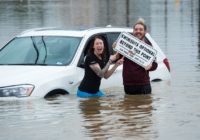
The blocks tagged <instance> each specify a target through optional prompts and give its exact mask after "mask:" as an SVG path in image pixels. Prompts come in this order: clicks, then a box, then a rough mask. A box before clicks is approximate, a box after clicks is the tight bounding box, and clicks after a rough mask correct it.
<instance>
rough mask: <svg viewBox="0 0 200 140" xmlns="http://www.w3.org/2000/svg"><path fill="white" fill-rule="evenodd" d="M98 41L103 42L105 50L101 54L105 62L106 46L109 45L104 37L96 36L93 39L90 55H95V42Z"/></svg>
mask: <svg viewBox="0 0 200 140" xmlns="http://www.w3.org/2000/svg"><path fill="white" fill-rule="evenodd" d="M96 39H100V40H102V41H103V45H104V49H103V53H102V54H101V58H102V59H103V60H105V59H106V47H107V46H106V44H107V43H105V38H104V37H103V36H100V35H96V36H94V37H93V38H92V40H91V42H90V48H89V53H91V54H94V42H95V40H96Z"/></svg>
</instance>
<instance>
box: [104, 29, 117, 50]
mask: <svg viewBox="0 0 200 140" xmlns="http://www.w3.org/2000/svg"><path fill="white" fill-rule="evenodd" d="M119 34H120V32H118V33H107V34H106V35H107V40H108V46H109V52H110V54H114V51H113V48H112V44H113V43H114V42H115V41H116V40H117V38H118V36H119Z"/></svg>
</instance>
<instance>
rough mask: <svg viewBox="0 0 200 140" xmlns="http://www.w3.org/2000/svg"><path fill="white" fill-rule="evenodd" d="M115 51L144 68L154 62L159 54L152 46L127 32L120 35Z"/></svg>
mask: <svg viewBox="0 0 200 140" xmlns="http://www.w3.org/2000/svg"><path fill="white" fill-rule="evenodd" d="M114 50H115V51H117V52H119V53H120V54H121V55H123V56H125V57H127V58H128V59H130V60H132V61H133V62H135V63H137V64H138V65H140V66H142V67H144V68H145V67H146V66H148V65H149V64H151V63H152V62H153V60H154V59H155V57H156V54H157V51H156V50H155V49H154V48H153V47H152V46H150V45H148V44H146V43H145V42H143V41H141V40H139V39H138V38H136V37H134V36H132V35H131V34H129V33H125V32H123V33H121V34H120V35H119V37H118V40H117V44H116V47H115V48H114Z"/></svg>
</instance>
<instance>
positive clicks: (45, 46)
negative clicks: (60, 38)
mask: <svg viewBox="0 0 200 140" xmlns="http://www.w3.org/2000/svg"><path fill="white" fill-rule="evenodd" d="M42 42H43V44H44V48H45V57H44V61H43V63H44V64H45V61H46V59H47V45H46V43H45V41H44V36H42Z"/></svg>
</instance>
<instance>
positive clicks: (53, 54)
mask: <svg viewBox="0 0 200 140" xmlns="http://www.w3.org/2000/svg"><path fill="white" fill-rule="evenodd" d="M121 32H128V33H132V28H117V27H101V28H90V29H85V30H64V29H56V28H40V29H31V30H27V31H25V32H22V33H21V34H20V35H18V36H16V37H15V38H13V39H12V40H11V41H10V42H8V43H7V44H6V45H5V46H4V47H2V48H1V49H0V77H1V79H0V98H4V97H41V98H46V97H49V96H51V95H57V94H75V93H76V90H77V87H78V85H79V84H80V81H81V80H82V78H83V75H84V56H85V55H86V54H87V51H88V46H89V44H90V41H91V39H92V38H93V37H94V35H97V34H98V35H102V36H103V37H104V38H105V41H106V43H107V45H108V46H109V48H108V49H107V50H106V51H107V58H108V57H109V55H110V54H113V49H112V47H111V46H112V44H113V42H114V41H116V39H117V37H118V36H119V34H120V33H121ZM146 39H147V40H148V41H150V42H151V43H152V45H153V47H154V48H155V49H156V50H157V62H158V68H157V70H156V71H153V72H150V78H151V80H153V81H161V80H170V65H169V62H168V59H167V57H166V56H165V54H164V53H163V52H162V51H161V49H160V48H159V46H158V45H157V44H156V42H155V41H154V40H153V39H152V38H151V36H150V35H149V34H146ZM122 86H123V84H122V66H119V67H118V68H117V70H116V71H115V72H114V74H113V75H112V76H111V77H110V78H108V79H103V80H102V83H101V89H106V88H114V87H122Z"/></svg>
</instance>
